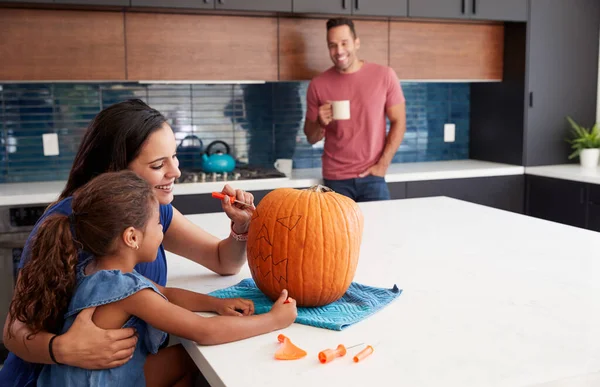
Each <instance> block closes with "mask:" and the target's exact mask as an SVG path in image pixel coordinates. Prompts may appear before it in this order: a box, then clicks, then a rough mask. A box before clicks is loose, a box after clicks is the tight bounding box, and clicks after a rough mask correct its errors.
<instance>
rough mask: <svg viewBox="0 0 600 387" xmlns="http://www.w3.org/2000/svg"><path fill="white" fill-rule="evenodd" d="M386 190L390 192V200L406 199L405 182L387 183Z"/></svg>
mask: <svg viewBox="0 0 600 387" xmlns="http://www.w3.org/2000/svg"><path fill="white" fill-rule="evenodd" d="M387 185H388V189H389V190H390V199H392V200H394V199H406V183H405V182H402V181H400V182H393V183H387Z"/></svg>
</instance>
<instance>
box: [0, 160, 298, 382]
mask: <svg viewBox="0 0 600 387" xmlns="http://www.w3.org/2000/svg"><path fill="white" fill-rule="evenodd" d="M72 208H73V213H72V215H70V216H65V215H62V214H54V215H51V216H49V217H48V218H46V219H45V221H44V222H43V223H42V224H41V226H40V228H39V230H38V233H37V235H36V238H35V239H34V242H33V246H32V254H31V259H30V260H29V261H28V262H27V264H26V265H25V266H24V267H23V269H22V271H21V276H20V279H19V281H18V283H17V289H18V291H17V292H16V295H17V297H15V298H14V299H13V302H12V303H11V306H10V312H11V313H10V318H11V319H18V320H20V321H22V322H24V323H26V324H27V326H28V327H30V329H31V335H35V334H36V333H38V332H40V331H49V332H53V333H63V332H65V331H67V330H68V329H69V327H70V326H71V325H72V324H73V322H74V321H75V318H76V316H77V314H78V313H79V312H80V311H81V310H83V309H85V308H89V307H97V308H96V310H95V312H94V314H93V317H92V320H93V322H94V323H95V324H96V325H97V326H99V327H101V328H104V329H115V328H121V327H133V328H135V329H136V331H137V334H138V337H139V340H138V342H137V345H136V348H135V351H134V354H133V358H132V359H131V360H130V361H129V362H127V363H125V364H124V365H122V366H120V367H116V368H112V369H105V370H86V369H83V368H78V367H72V366H68V365H62V364H54V365H45V366H44V368H43V369H42V372H41V374H40V376H39V379H38V386H109V385H110V386H144V385H146V381H148V385H157V386H167V385H168V386H171V385H184V384H188V383H191V377H190V375H189V373H188V371H187V370H185V372H179V373H178V372H173V370H176V369H178V368H182V365H181V364H166V363H168V361H169V359H171V363H173V361H172V358H170V357H168V356H164V358H163V357H162V356H161V352H163V351H166V350H168V349H169V348H165V349H161V350H160V351H159V348H160V347H161V345H162V344H163V342H164V340H165V338H166V335H167V334H166V333H165V332H168V333H171V334H174V335H176V336H180V337H184V338H187V339H190V340H194V341H196V342H197V343H199V344H205V345H206V344H218V343H226V342H230V341H235V340H240V339H244V338H247V337H251V336H255V335H259V334H263V333H267V332H270V331H273V330H276V329H281V328H284V327H287V326H288V325H290V324H291V323H292V322H293V321H294V320H295V318H296V304H295V301H294V300H292V299H290V300H291V302H290V303H288V304H284V301H285V300H286V297H287V292H285V291H284V292H283V293H282V295H281V297H280V298H279V300H277V301H276V302H275V304H274V305H273V308H272V309H271V311H270V312H269V313H266V314H263V315H252V314H253V312H254V306H253V304H252V302H251V301H249V300H244V299H218V298H215V297H211V296H207V295H203V294H198V293H194V292H190V291H186V290H183V289H175V288H164V287H161V286H159V285H157V284H155V283H153V282H151V281H150V280H148V279H147V278H146V277H144V276H142V275H140V274H138V273H137V272H136V271H135V270H134V267H135V266H136V265H137V264H139V263H142V262H151V261H153V260H154V259H156V251H157V249H158V246H159V245H160V244H161V242H162V239H163V232H162V225H161V223H160V214H159V202H158V201H157V199H156V197H155V194H154V193H153V188H152V187H151V186H150V185H149V184H148V183H147V182H146V181H145V180H144V179H142V178H140V177H138V176H137V175H136V174H135V173H134V172H132V171H121V172H109V173H105V174H102V175H99V176H98V177H96V178H94V179H93V180H91V181H90V182H89V183H88V184H86V185H84V186H83V187H82V188H80V189H79V190H77V191H76V192H75V194H74V195H73V202H72ZM78 250H81V251H85V252H87V253H89V254H90V256H89V257H88V258H86V259H84V260H82V261H81V262H79V258H78ZM191 311H213V312H217V313H219V314H221V315H224V316H217V317H212V318H203V317H201V316H198V315H196V314H195V313H192V312H191ZM242 315H243V316H242ZM11 325H12V321H11V322H10V323H9V325H8V326H9V327H10V326H11ZM49 351H50V355H51V356H52V354H53V352H52V340H50V344H49ZM147 357H148V359H146V358H147ZM146 360H148V361H147V362H146ZM145 365H146V369H144V366H145Z"/></svg>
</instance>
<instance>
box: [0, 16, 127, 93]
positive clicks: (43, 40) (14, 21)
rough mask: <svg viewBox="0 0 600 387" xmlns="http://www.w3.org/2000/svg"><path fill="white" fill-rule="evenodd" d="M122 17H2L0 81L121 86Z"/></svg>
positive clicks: (0, 21)
mask: <svg viewBox="0 0 600 387" xmlns="http://www.w3.org/2000/svg"><path fill="white" fill-rule="evenodd" d="M123 17H124V16H123V14H122V13H119V12H86V11H64V10H41V9H11V8H6V9H2V10H1V11H0V36H10V39H5V40H3V42H2V44H0V58H2V66H0V79H2V80H7V81H30V80H74V81H75V80H78V81H94V80H125V46H124V41H125V36H124V29H123V25H124V23H123Z"/></svg>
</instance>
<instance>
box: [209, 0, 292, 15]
mask: <svg viewBox="0 0 600 387" xmlns="http://www.w3.org/2000/svg"><path fill="white" fill-rule="evenodd" d="M215 7H216V8H217V9H228V10H239V11H273V12H292V0H216V4H215Z"/></svg>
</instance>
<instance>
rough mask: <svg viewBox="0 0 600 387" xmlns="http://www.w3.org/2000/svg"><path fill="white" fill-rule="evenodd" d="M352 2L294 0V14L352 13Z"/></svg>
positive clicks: (346, 0)
mask: <svg viewBox="0 0 600 387" xmlns="http://www.w3.org/2000/svg"><path fill="white" fill-rule="evenodd" d="M351 1H353V0H294V13H332V14H340V15H342V14H346V15H350V14H351V13H352V9H351V5H350V3H351Z"/></svg>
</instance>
